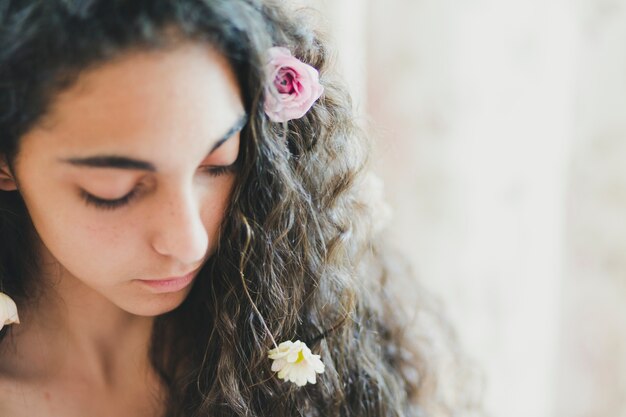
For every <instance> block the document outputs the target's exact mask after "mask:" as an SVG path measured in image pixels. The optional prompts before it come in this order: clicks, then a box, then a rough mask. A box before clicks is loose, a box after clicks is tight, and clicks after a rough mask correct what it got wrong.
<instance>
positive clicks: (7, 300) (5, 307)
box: [0, 292, 20, 330]
mask: <svg viewBox="0 0 626 417" xmlns="http://www.w3.org/2000/svg"><path fill="white" fill-rule="evenodd" d="M19 322H20V318H19V317H18V316H17V306H16V305H15V301H13V300H12V299H11V297H9V296H8V295H6V294H5V293H3V292H0V330H2V328H3V327H4V326H5V325H7V324H12V323H19Z"/></svg>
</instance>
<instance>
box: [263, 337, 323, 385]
mask: <svg viewBox="0 0 626 417" xmlns="http://www.w3.org/2000/svg"><path fill="white" fill-rule="evenodd" d="M268 356H269V358H270V359H272V360H273V361H274V362H273V363H272V371H274V372H278V378H280V379H283V380H285V381H291V382H293V383H294V384H296V385H297V386H299V387H301V386H304V385H306V384H307V383H310V384H315V377H316V374H321V373H323V372H324V364H323V363H322V361H321V360H320V355H314V354H313V353H311V350H310V349H309V348H308V347H307V345H306V344H305V343H303V342H301V341H299V340H297V341H295V342H291V341H287V342H282V343H281V344H280V345H278V348H275V349H272V350H270V351H269V352H268Z"/></svg>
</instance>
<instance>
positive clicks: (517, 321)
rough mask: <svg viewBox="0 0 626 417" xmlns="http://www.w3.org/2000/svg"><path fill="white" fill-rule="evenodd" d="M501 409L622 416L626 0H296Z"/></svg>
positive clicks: (531, 416)
mask: <svg viewBox="0 0 626 417" xmlns="http://www.w3.org/2000/svg"><path fill="white" fill-rule="evenodd" d="M292 1H294V2H296V3H297V4H299V5H307V6H310V7H313V8H315V9H316V10H318V11H319V12H318V14H317V18H318V19H319V24H320V25H321V26H322V27H324V28H326V30H327V31H328V33H329V35H330V37H331V39H332V41H333V44H334V45H335V48H336V50H337V55H338V58H339V64H340V69H341V71H342V73H343V76H344V78H345V79H346V81H348V83H349V84H350V86H351V88H352V90H353V92H354V95H355V98H356V103H357V107H358V109H359V111H361V114H363V119H364V120H365V121H366V123H367V126H368V129H369V130H370V132H371V133H372V134H373V135H374V137H375V140H376V147H377V153H376V156H375V158H374V167H375V170H376V171H377V172H378V173H379V174H380V175H381V176H382V177H383V179H384V182H385V187H386V188H385V194H386V196H387V198H388V200H389V201H390V202H391V204H392V206H393V210H394V217H393V219H392V222H391V225H390V228H391V236H392V238H393V241H394V242H395V243H396V245H397V247H399V248H401V249H402V250H403V251H404V252H405V253H407V254H408V255H409V256H410V259H411V262H412V265H413V268H414V270H415V271H416V273H417V275H418V276H419V278H420V279H421V281H422V282H423V283H424V285H426V286H427V287H428V288H430V289H431V290H432V292H434V293H435V294H436V295H437V296H438V297H440V298H441V300H442V301H443V303H444V305H445V308H446V310H447V312H448V315H449V317H450V318H451V320H452V322H453V325H454V326H455V328H456V329H457V332H458V334H459V337H460V340H461V343H462V345H463V347H464V348H465V349H466V350H467V351H468V352H469V353H470V355H471V356H472V357H473V358H475V359H476V361H477V362H478V363H479V364H480V366H481V367H482V368H483V369H484V372H485V375H486V385H485V388H484V397H483V398H484V405H485V408H486V411H487V412H488V413H489V415H491V416H494V417H495V416H502V417H562V416H563V417H626V221H625V220H624V217H626V0H579V1H567V0H463V1H459V0H384V1H383V0H292Z"/></svg>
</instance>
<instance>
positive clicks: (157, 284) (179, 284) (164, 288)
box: [137, 271, 198, 293]
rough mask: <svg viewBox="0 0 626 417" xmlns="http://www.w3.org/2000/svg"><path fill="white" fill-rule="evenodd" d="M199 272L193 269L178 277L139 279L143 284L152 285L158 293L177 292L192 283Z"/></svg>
mask: <svg viewBox="0 0 626 417" xmlns="http://www.w3.org/2000/svg"><path fill="white" fill-rule="evenodd" d="M197 272H198V271H193V272H190V273H188V274H187V275H184V276H182V277H177V278H166V279H155V280H145V279H139V280H137V281H139V282H141V283H142V284H143V285H146V286H148V287H150V288H151V289H152V290H154V291H155V292H158V293H165V292H176V291H180V290H182V289H183V288H185V287H187V286H188V285H189V284H191V282H192V281H193V279H194V277H195V275H196V273H197Z"/></svg>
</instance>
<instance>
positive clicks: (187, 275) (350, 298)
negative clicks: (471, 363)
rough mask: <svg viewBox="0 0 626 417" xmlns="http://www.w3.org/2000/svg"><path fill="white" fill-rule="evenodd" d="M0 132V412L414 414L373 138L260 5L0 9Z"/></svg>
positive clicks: (9, 3) (298, 37)
mask: <svg viewBox="0 0 626 417" xmlns="http://www.w3.org/2000/svg"><path fill="white" fill-rule="evenodd" d="M0 132H1V134H0V157H1V159H0V190H1V191H0V291H1V292H2V293H3V295H2V301H3V302H4V304H3V305H4V307H5V308H7V309H9V310H7V311H9V313H7V316H6V317H5V319H4V320H5V321H4V323H6V324H7V325H6V326H4V327H3V329H2V335H1V336H2V341H1V343H0V415H2V416H7V417H8V416H100V415H102V416H185V417H190V416H278V417H280V416H296V415H302V416H359V417H366V416H405V415H418V413H419V412H420V410H422V409H423V407H422V406H421V405H420V404H421V401H422V400H421V399H422V398H423V397H424V391H423V389H422V385H420V382H421V381H423V380H424V377H425V369H426V368H425V361H426V359H425V358H424V357H423V356H420V355H419V354H417V353H415V352H414V348H413V347H412V343H408V341H407V340H406V337H405V334H404V332H403V328H404V327H405V326H406V323H405V322H404V321H403V320H404V319H403V318H402V317H401V316H400V315H397V314H396V312H397V311H398V309H397V306H396V305H395V304H393V303H394V302H395V301H393V300H392V299H390V298H389V297H388V295H387V291H386V286H385V281H386V277H387V275H388V273H387V269H386V267H385V262H383V256H382V253H383V252H382V250H381V249H380V248H379V245H378V244H377V241H376V239H375V237H374V236H373V231H374V228H373V224H375V221H376V220H377V219H376V218H375V217H376V214H375V213H373V212H372V211H371V210H370V209H369V208H368V206H367V205H366V204H365V203H364V197H363V196H362V194H363V193H364V192H365V193H367V192H368V190H367V189H365V190H363V187H366V185H365V183H364V182H363V179H362V178H364V174H363V172H364V167H365V163H366V160H367V142H366V141H365V139H364V137H363V135H362V134H361V133H360V132H359V130H358V129H357V128H356V127H355V125H354V123H353V116H352V114H351V112H350V102H349V99H348V96H347V95H346V93H345V91H344V90H343V89H342V88H341V87H340V86H339V85H338V84H337V83H335V82H334V81H333V78H332V71H331V69H330V68H328V59H327V51H326V49H325V47H324V45H323V43H322V42H321V41H320V40H319V38H318V37H317V35H316V34H314V33H313V32H312V31H310V29H307V28H306V26H305V25H303V24H302V22H300V21H299V20H296V19H294V18H293V16H292V15H291V14H289V13H286V12H284V11H282V9H281V8H280V7H278V5H277V4H275V3H267V2H261V1H257V0H74V1H72V0H45V1H42V0H5V1H2V2H1V3H0ZM359 190H360V191H359ZM12 302H14V303H15V304H14V305H11V303H12ZM13 307H16V309H17V312H16V311H12V310H11V309H12V308H13ZM11 311H12V312H11ZM17 314H19V325H18V324H16V323H14V324H10V323H11V322H16V321H17V320H18V317H17Z"/></svg>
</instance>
